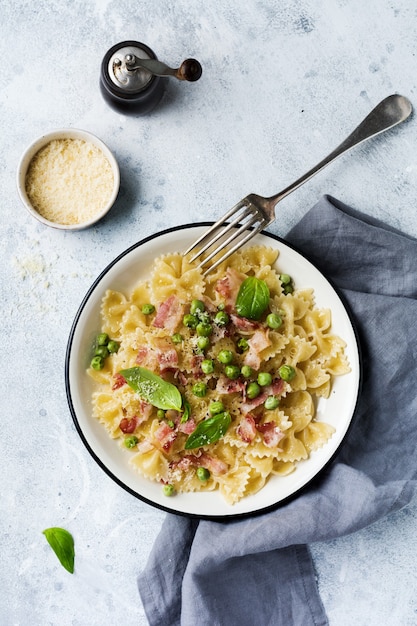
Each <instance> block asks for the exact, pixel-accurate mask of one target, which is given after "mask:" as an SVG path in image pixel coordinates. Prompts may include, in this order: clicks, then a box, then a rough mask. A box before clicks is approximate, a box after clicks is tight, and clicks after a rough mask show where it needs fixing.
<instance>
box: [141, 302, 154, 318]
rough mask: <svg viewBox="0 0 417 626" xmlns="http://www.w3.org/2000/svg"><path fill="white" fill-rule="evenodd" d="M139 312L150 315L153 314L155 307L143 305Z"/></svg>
mask: <svg viewBox="0 0 417 626" xmlns="http://www.w3.org/2000/svg"><path fill="white" fill-rule="evenodd" d="M141 310H142V313H143V314H144V315H151V313H154V312H155V307H154V305H153V304H144V305H143V306H142V309H141Z"/></svg>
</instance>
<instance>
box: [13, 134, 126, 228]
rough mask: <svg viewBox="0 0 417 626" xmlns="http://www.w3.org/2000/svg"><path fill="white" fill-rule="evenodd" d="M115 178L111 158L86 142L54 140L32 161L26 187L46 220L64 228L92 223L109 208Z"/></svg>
mask: <svg viewBox="0 0 417 626" xmlns="http://www.w3.org/2000/svg"><path fill="white" fill-rule="evenodd" d="M113 184H114V177H113V172H112V169H111V166H110V163H109V161H108V159H107V158H106V157H105V155H104V154H103V153H102V151H101V150H100V149H99V148H97V147H96V146H95V145H93V144H92V143H88V142H87V141H84V140H82V139H54V140H52V141H51V142H49V143H48V144H47V145H46V146H44V147H43V148H41V149H40V150H39V151H38V152H37V153H36V154H35V156H34V157H33V159H32V160H31V162H30V164H29V167H28V171H27V174H26V180H25V187H26V193H27V196H28V198H29V200H30V202H31V203H32V205H33V207H34V208H35V209H36V211H38V213H39V214H40V215H42V217H44V218H45V219H47V220H49V221H51V222H56V223H59V224H64V225H71V224H81V223H84V222H88V221H90V220H91V219H93V218H94V217H95V215H97V213H99V212H100V211H102V209H103V208H104V207H105V205H106V204H107V202H108V201H109V199H110V197H111V194H112V192H113Z"/></svg>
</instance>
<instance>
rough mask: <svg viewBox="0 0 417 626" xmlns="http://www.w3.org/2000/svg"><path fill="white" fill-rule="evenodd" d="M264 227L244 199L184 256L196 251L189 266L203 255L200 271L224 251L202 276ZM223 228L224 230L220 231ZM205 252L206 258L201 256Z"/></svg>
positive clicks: (248, 201)
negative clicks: (196, 249)
mask: <svg viewBox="0 0 417 626" xmlns="http://www.w3.org/2000/svg"><path fill="white" fill-rule="evenodd" d="M231 218H233V219H232V221H230V222H228V220H230V219H231ZM267 224H268V222H267V220H266V219H265V217H264V216H263V215H262V214H261V212H260V211H259V210H258V208H257V207H256V206H255V205H254V204H252V202H250V200H249V199H248V198H244V199H243V200H241V201H240V202H238V203H237V204H236V205H235V206H234V207H233V208H232V209H230V211H228V212H227V213H226V214H225V215H224V216H223V217H222V218H221V219H220V220H218V221H217V222H216V223H215V224H213V226H211V227H210V228H209V229H208V230H207V231H206V232H205V233H203V234H202V235H201V237H199V238H198V239H197V241H195V242H194V243H193V244H192V245H191V246H190V247H189V248H188V249H187V250H186V251H185V252H184V256H185V255H186V254H189V253H190V252H191V251H192V250H194V249H195V248H197V247H198V252H196V253H195V254H194V255H193V257H192V258H191V259H190V263H192V262H193V261H195V260H196V259H198V258H199V257H201V256H202V255H204V258H203V259H202V260H201V262H200V264H199V267H203V266H204V265H206V264H207V263H208V262H209V261H211V260H212V259H213V258H214V257H216V256H217V255H219V254H220V253H221V252H222V251H224V253H223V254H222V255H220V256H218V258H216V259H215V261H214V263H212V264H211V265H210V267H208V268H207V269H206V270H205V272H204V275H206V274H208V273H209V272H211V271H212V270H214V269H215V268H216V267H217V266H218V265H220V263H222V262H223V261H225V260H226V259H228V258H229V256H231V255H232V254H233V253H234V252H236V250H238V249H239V248H240V247H241V246H243V245H244V244H245V243H247V242H248V241H249V240H250V239H252V237H254V236H255V235H256V234H258V233H259V232H260V231H261V230H262V229H263V228H265V226H267ZM223 225H224V228H221V227H222V226H223ZM232 242H234V245H233V246H232V247H229V245H230V244H231V243H232ZM215 244H217V245H215ZM206 252H207V255H205V253H206Z"/></svg>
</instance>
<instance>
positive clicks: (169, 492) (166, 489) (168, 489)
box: [162, 485, 175, 498]
mask: <svg viewBox="0 0 417 626" xmlns="http://www.w3.org/2000/svg"><path fill="white" fill-rule="evenodd" d="M162 492H163V494H164V496H167V497H168V498H169V497H170V496H173V495H174V494H175V487H174V485H164V486H163V487H162Z"/></svg>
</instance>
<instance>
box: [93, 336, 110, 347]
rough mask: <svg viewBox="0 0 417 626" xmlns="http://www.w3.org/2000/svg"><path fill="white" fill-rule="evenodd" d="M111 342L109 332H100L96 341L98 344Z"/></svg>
mask: <svg viewBox="0 0 417 626" xmlns="http://www.w3.org/2000/svg"><path fill="white" fill-rule="evenodd" d="M108 342H109V336H108V334H107V333H100V334H99V335H97V339H96V343H97V345H98V346H107V344H108Z"/></svg>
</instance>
